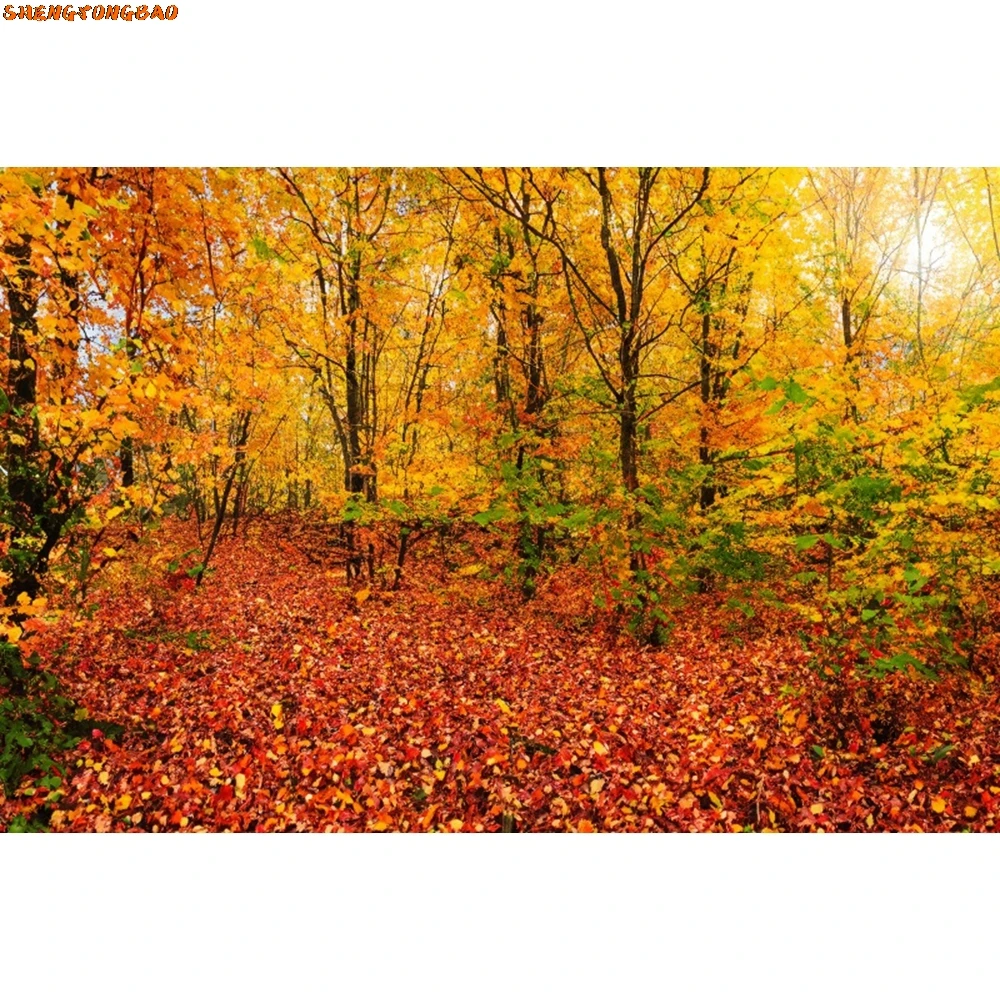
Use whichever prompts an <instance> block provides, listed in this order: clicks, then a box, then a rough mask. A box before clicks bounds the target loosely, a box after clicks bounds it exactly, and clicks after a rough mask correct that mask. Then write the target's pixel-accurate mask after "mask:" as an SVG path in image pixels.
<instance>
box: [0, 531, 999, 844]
mask: <svg viewBox="0 0 1000 1000" xmlns="http://www.w3.org/2000/svg"><path fill="white" fill-rule="evenodd" d="M293 556H294V553H293ZM301 562H302V563H303V565H296V563H295V562H294V561H293V562H291V563H290V562H289V552H288V546H287V543H286V544H285V545H284V548H283V549H280V550H279V548H278V547H277V543H276V542H274V541H272V540H269V538H268V537H266V536H263V535H261V536H259V537H258V536H254V537H253V538H252V539H251V540H250V541H245V542H230V543H229V544H228V545H227V546H225V547H223V548H221V549H220V551H219V555H218V562H217V566H218V572H217V573H216V574H215V575H214V577H213V578H212V579H211V580H210V581H209V582H208V583H207V584H206V586H205V587H203V588H202V589H201V590H199V591H197V592H191V591H189V590H187V589H186V588H180V589H176V590H170V591H169V592H168V593H165V592H164V591H162V590H159V591H155V590H152V591H150V593H149V594H148V595H145V596H143V595H137V593H136V592H135V591H134V590H129V591H127V592H124V593H109V592H105V593H103V594H102V595H101V607H100V609H99V611H98V612H97V614H96V615H95V616H94V617H93V619H86V618H80V619H78V620H77V621H76V622H75V623H72V622H70V621H68V620H66V621H64V622H63V623H61V624H60V625H59V626H58V627H55V628H52V629H49V630H47V631H46V632H45V633H44V634H43V635H41V636H40V637H39V638H37V639H36V640H34V642H35V644H36V647H37V649H38V651H39V652H40V653H41V654H42V659H43V662H44V663H45V664H46V666H47V667H48V668H49V669H51V670H52V671H54V672H55V673H56V674H57V675H58V676H59V677H60V679H61V680H62V681H63V683H64V685H65V688H66V691H67V693H68V694H69V695H71V696H72V697H73V698H74V699H75V700H76V701H77V702H78V703H79V704H80V705H82V706H84V707H85V708H86V710H87V711H88V712H89V715H90V717H91V718H95V719H108V720H112V721H117V722H121V723H123V724H125V725H126V732H125V734H124V736H122V737H121V739H120V740H119V741H113V740H110V739H106V738H104V734H103V733H102V732H101V731H100V730H99V729H96V728H95V730H94V732H93V734H92V736H91V738H90V739H89V740H86V741H84V742H83V743H81V744H80V746H79V747H78V748H77V750H76V751H75V752H74V753H73V754H71V755H70V756H69V757H68V759H67V760H66V761H65V762H64V763H65V764H66V765H67V766H68V778H67V781H66V782H65V783H64V786H63V789H62V792H63V793H64V794H63V795H62V797H61V798H60V800H59V801H58V802H57V803H55V804H54V812H53V814H52V818H51V825H52V827H53V828H54V829H57V830H240V831H242V830H255V831H269V830H375V831H382V830H440V831H460V830H461V831H479V830H506V831H531V830H537V831H542V830H577V831H581V832H587V831H594V830H598V831H600V830H812V829H824V830H830V831H834V830H888V829H893V830H895V829H926V830H947V829H966V828H968V829H973V830H982V829H991V828H992V827H993V825H994V820H995V816H996V803H997V801H998V800H1000V787H998V785H1000V777H998V775H1000V754H998V751H997V747H996V732H997V728H996V719H997V709H998V701H997V696H996V694H995V693H994V692H993V690H992V686H991V684H992V681H991V680H988V681H977V680H976V679H975V678H968V677H962V676H959V675H953V676H950V677H946V678H945V679H944V680H942V681H940V682H939V683H937V684H934V685H932V684H931V683H930V682H928V681H925V680H918V679H914V678H910V679H908V678H906V677H903V676H901V675H895V676H893V677H891V678H889V679H887V680H886V681H883V682H879V683H875V682H871V681H864V682H862V681H860V680H858V679H857V678H854V677H852V676H850V675H843V676H842V677H841V678H839V679H836V680H834V681H832V682H824V681H820V680H819V679H818V678H817V676H816V675H815V674H814V673H813V672H812V671H811V670H809V669H808V668H807V667H806V665H805V655H804V654H803V652H802V650H801V648H800V646H799V645H798V644H797V642H796V641H795V640H793V639H790V638H789V634H790V631H789V630H788V629H787V628H784V627H783V623H782V622H781V621H779V620H777V619H775V620H773V621H769V622H766V623H765V627H763V628H762V630H761V634H760V637H759V638H755V639H747V640H746V641H744V642H743V644H742V647H739V646H731V645H727V644H726V642H725V641H724V640H722V639H720V638H719V636H720V635H721V634H722V632H723V631H724V630H721V629H720V616H721V615H723V614H724V611H723V610H722V609H720V607H719V606H718V605H717V604H715V603H713V602H712V601H710V600H709V599H707V598H701V599H696V600H698V601H700V603H696V604H694V605H692V606H691V607H690V608H689V609H688V611H687V613H686V615H685V619H684V624H683V625H682V626H680V627H678V628H677V629H676V630H675V632H674V633H673V635H672V637H671V640H670V644H669V645H668V646H667V647H666V648H664V649H662V650H654V649H640V648H638V647H637V646H636V645H635V644H634V643H633V642H631V641H630V640H627V639H623V638H619V637H616V636H615V634H614V633H613V632H612V631H610V630H608V629H604V628H601V627H599V626H598V625H594V624H593V623H590V624H584V625H580V624H574V623H573V622H572V621H571V620H569V619H568V618H567V617H566V613H565V609H566V608H567V607H569V606H570V605H571V604H572V603H573V602H572V601H570V600H569V599H568V596H567V593H566V587H565V581H562V585H561V586H560V587H559V588H556V589H557V590H558V591H559V593H558V596H557V597H553V598H552V599H551V601H550V600H549V599H547V598H546V596H545V594H544V592H543V593H542V594H541V595H540V596H539V598H538V599H536V600H535V601H533V602H529V603H521V602H520V601H519V600H518V599H517V598H516V597H514V596H512V595H511V594H510V593H509V592H508V591H507V590H506V589H504V587H503V586H502V585H500V584H497V583H494V584H486V583H483V582H481V581H473V580H469V579H466V578H461V577H458V576H454V577H452V580H453V582H452V583H451V584H450V585H446V586H444V587H443V588H442V587H441V585H440V584H439V583H438V582H437V581H438V574H437V572H436V571H435V572H434V573H426V574H421V572H420V569H419V564H418V568H417V570H416V571H415V573H414V574H413V576H412V577H411V583H410V588H409V589H408V590H406V589H404V590H403V591H400V592H398V593H392V594H389V593H386V592H383V591H379V590H373V591H372V593H371V596H370V598H369V600H367V601H366V602H364V604H359V603H358V602H357V601H356V600H355V599H354V595H353V593H352V591H351V590H350V589H349V588H348V587H347V586H346V585H345V582H344V580H343V575H342V574H338V573H337V572H336V571H334V570H330V571H328V572H326V573H325V574H324V573H322V572H320V573H317V572H316V570H315V567H309V566H307V565H305V560H301ZM423 576H426V578H427V580H433V581H434V582H433V584H431V583H428V584H427V585H426V586H424V585H423V584H422V583H421V579H422V578H423ZM434 587H437V588H438V589H437V590H435V589H433V588H434ZM579 603H581V604H585V602H579ZM48 795H49V789H47V788H41V787H39V788H36V787H35V786H34V785H33V784H32V783H31V782H30V781H27V780H26V781H25V783H24V784H23V785H22V788H21V790H20V792H19V794H18V795H16V796H14V797H12V798H11V799H10V800H7V801H2V802H0V819H2V820H3V822H5V823H6V822H9V821H10V818H11V817H12V816H13V815H14V814H15V813H17V812H23V811H27V810H29V809H31V808H33V807H34V806H35V805H37V804H39V803H41V802H42V801H43V800H44V799H45V797H46V796H48Z"/></svg>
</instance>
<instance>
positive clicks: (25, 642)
mask: <svg viewBox="0 0 1000 1000" xmlns="http://www.w3.org/2000/svg"><path fill="white" fill-rule="evenodd" d="M998 328H1000V170H996V169H993V168H989V169H984V168H968V169H957V168H924V167H920V168H811V169H806V168H801V169H800V168H777V169H770V168H736V167H712V168H707V167H706V168H702V167H697V168H667V167H663V168H647V167H643V168H612V167H595V168H565V169H563V168H524V167H521V168H455V169H450V168H449V169H413V168H407V169H396V168H378V169H367V168H366V169H361V168H357V169H355V168H351V169H347V168H343V169H341V168H329V169H328V168H303V169H298V168H296V169H292V168H276V169H257V168H254V169H221V168H220V169H202V168H184V169H180V168H109V167H97V168H44V169H41V168H39V169H34V170H26V169H13V168H10V169H3V170H0V427H2V435H0V448H2V455H0V588H2V599H0V604H2V607H0V829H5V830H8V831H40V830H54V831H105V832H107V831H157V832H158V831H180V830H186V831H228V830H232V831H258V832H268V831H428V832H429V831H442V832H446V831H456V832H457V831H464V832H481V831H485V832H488V831H496V832H541V831H551V832H555V831H565V832H594V831H622V832H624V831H727V832H755V831H787V832H791V831H813V830H825V831H830V832H834V831H879V830H927V831H947V830H954V831H961V830H972V831H982V830H990V829H993V827H994V822H995V819H996V818H997V816H998V813H1000V787H998V786H1000V739H998V735H997V734H998V730H997V718H998V713H1000V689H998V687H997V676H996V674H997V672H998V670H1000V661H998V658H1000V632H998V627H1000V618H998V615H1000V585H998V582H997V581H998V580H1000V333H998Z"/></svg>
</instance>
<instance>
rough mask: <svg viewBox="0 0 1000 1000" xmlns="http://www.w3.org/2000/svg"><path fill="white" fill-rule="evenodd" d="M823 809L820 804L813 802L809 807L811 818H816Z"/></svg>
mask: <svg viewBox="0 0 1000 1000" xmlns="http://www.w3.org/2000/svg"><path fill="white" fill-rule="evenodd" d="M823 808H824V807H823V803H822V802H814V803H813V804H812V805H811V806H810V807H809V812H811V813H812V814H813V816H818V815H819V814H820V813H821V812H822V811H823Z"/></svg>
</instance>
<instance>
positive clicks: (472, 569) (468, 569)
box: [456, 563, 485, 576]
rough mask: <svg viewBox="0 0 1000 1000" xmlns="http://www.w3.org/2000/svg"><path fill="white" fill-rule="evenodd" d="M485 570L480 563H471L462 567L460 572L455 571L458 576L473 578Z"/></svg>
mask: <svg viewBox="0 0 1000 1000" xmlns="http://www.w3.org/2000/svg"><path fill="white" fill-rule="evenodd" d="M483 569H485V567H484V566H483V564H482V563H472V564H471V565H469V566H463V567H462V568H461V569H460V570H457V571H456V572H457V573H458V575H459V576H475V575H476V574H477V573H481V572H482V571H483Z"/></svg>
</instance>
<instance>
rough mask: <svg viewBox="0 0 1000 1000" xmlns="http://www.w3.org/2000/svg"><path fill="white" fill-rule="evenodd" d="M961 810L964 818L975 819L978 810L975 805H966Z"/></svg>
mask: <svg viewBox="0 0 1000 1000" xmlns="http://www.w3.org/2000/svg"><path fill="white" fill-rule="evenodd" d="M962 811H963V812H964V813H965V817H966V819H975V817H976V813H977V812H979V810H978V809H977V808H976V807H975V806H966V807H965V809H963V810H962Z"/></svg>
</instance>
